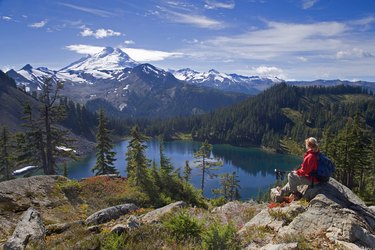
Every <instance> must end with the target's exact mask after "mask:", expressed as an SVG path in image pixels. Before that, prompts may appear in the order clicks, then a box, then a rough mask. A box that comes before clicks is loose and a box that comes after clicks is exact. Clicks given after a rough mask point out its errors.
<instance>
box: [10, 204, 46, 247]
mask: <svg viewBox="0 0 375 250" xmlns="http://www.w3.org/2000/svg"><path fill="white" fill-rule="evenodd" d="M45 235H46V233H45V229H44V225H43V221H42V218H41V216H40V214H39V212H38V211H36V210H35V209H33V208H29V209H28V210H27V211H25V212H24V213H23V214H22V217H21V220H20V221H19V222H18V224H17V226H16V229H15V230H14V232H13V235H12V237H10V238H9V239H8V241H7V242H6V243H5V245H4V250H19V249H25V248H26V246H27V244H28V243H29V242H34V243H36V244H38V245H43V244H44V238H45Z"/></svg>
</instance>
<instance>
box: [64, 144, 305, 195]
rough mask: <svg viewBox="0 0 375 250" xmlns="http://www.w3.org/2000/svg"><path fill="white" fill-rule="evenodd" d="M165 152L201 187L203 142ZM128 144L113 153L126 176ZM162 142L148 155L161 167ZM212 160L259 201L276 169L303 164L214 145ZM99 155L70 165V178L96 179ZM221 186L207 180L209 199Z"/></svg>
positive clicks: (149, 149) (282, 156)
mask: <svg viewBox="0 0 375 250" xmlns="http://www.w3.org/2000/svg"><path fill="white" fill-rule="evenodd" d="M163 143H164V153H165V155H166V156H167V157H168V158H170V160H171V163H172V164H173V166H174V167H175V169H178V168H180V173H181V175H182V173H183V167H184V165H185V162H186V161H189V165H190V167H191V168H192V172H191V183H192V184H193V185H194V186H195V187H196V188H200V184H201V178H202V175H201V173H200V171H199V168H197V167H195V166H196V163H194V161H196V159H194V152H196V151H197V150H198V149H199V148H200V146H201V143H200V142H194V141H189V140H176V141H167V142H166V141H164V142H163ZM127 146H128V141H126V140H124V141H122V142H120V143H118V144H116V145H115V146H114V148H113V151H115V152H116V159H117V160H116V162H115V164H114V165H115V167H116V168H117V170H118V171H119V172H120V175H121V176H126V164H127V162H126V159H125V158H126V156H125V153H126V152H127ZM159 146H160V141H158V140H155V139H154V140H150V141H149V142H148V143H147V150H146V156H147V158H148V159H149V160H151V161H155V162H156V163H157V164H158V165H159V161H160V148H159ZM210 158H214V159H218V160H219V161H221V162H222V163H223V165H222V166H221V167H218V169H217V170H214V171H212V172H213V173H214V174H216V175H220V174H224V173H229V174H232V172H236V175H237V176H238V178H237V179H238V180H239V186H240V189H239V193H240V199H241V200H249V199H257V198H258V197H259V195H261V194H262V193H264V192H266V191H268V189H269V187H270V186H272V185H274V184H275V182H276V175H275V169H279V170H282V171H290V170H293V169H296V168H297V167H298V166H299V164H300V163H301V161H302V158H301V157H297V156H292V155H286V154H278V153H273V152H269V151H265V150H262V149H260V148H241V147H234V146H230V145H226V144H214V145H213V147H212V154H211V157H210ZM95 161H96V156H95V153H92V154H90V155H89V156H87V157H86V158H83V159H80V160H78V161H73V162H70V163H69V164H68V177H69V178H70V179H77V180H79V179H82V178H85V177H89V176H93V175H94V173H93V172H92V171H91V169H92V168H93V166H94V165H95ZM219 187H220V179H219V178H218V177H217V178H212V179H211V178H209V177H208V176H206V178H205V190H204V195H205V197H209V198H212V197H214V195H213V193H212V189H216V188H219Z"/></svg>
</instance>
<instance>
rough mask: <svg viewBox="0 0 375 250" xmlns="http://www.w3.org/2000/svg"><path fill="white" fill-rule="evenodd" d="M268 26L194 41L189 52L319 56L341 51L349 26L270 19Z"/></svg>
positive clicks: (261, 56) (249, 56) (251, 56)
mask: <svg viewBox="0 0 375 250" xmlns="http://www.w3.org/2000/svg"><path fill="white" fill-rule="evenodd" d="M266 24H267V28H265V29H259V30H254V31H250V32H247V33H244V34H240V35H237V36H220V37H216V38H214V39H210V40H206V41H201V42H200V43H199V44H192V45H190V48H187V49H186V52H188V53H189V54H191V55H192V56H195V57H201V58H202V57H205V58H207V57H211V58H216V59H228V58H230V59H233V58H237V59H251V60H272V59H277V58H282V57H285V56H293V58H294V59H295V58H296V57H297V56H300V55H310V54H312V55H313V56H318V55H321V54H327V55H328V54H330V55H332V51H337V48H338V47H340V45H341V44H342V43H343V41H341V40H340V37H341V36H343V35H344V34H345V32H346V31H347V30H348V27H347V25H346V24H344V23H338V22H320V23H311V24H293V23H279V22H267V23H266Z"/></svg>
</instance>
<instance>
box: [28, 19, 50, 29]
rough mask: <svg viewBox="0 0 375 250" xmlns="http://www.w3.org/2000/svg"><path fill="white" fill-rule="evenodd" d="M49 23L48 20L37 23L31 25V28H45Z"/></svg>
mask: <svg viewBox="0 0 375 250" xmlns="http://www.w3.org/2000/svg"><path fill="white" fill-rule="evenodd" d="M47 22H48V21H47V20H43V21H40V22H37V23H32V24H30V25H29V27H31V28H35V29H39V28H43V27H44V26H45V25H46V24H47Z"/></svg>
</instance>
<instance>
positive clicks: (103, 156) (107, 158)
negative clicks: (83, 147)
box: [92, 108, 118, 175]
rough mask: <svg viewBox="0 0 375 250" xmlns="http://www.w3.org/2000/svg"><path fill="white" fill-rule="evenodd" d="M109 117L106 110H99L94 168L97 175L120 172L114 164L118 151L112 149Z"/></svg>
mask: <svg viewBox="0 0 375 250" xmlns="http://www.w3.org/2000/svg"><path fill="white" fill-rule="evenodd" d="M106 125H107V119H106V118H105V114H104V110H103V109H102V108H101V109H100V110H99V124H98V132H97V134H96V164H95V166H94V168H93V169H92V171H93V172H95V175H104V174H118V171H117V170H116V168H115V167H114V166H113V163H114V161H116V159H115V155H116V153H115V152H114V151H112V148H113V145H112V141H111V138H110V137H109V131H108V129H107V128H106Z"/></svg>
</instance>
